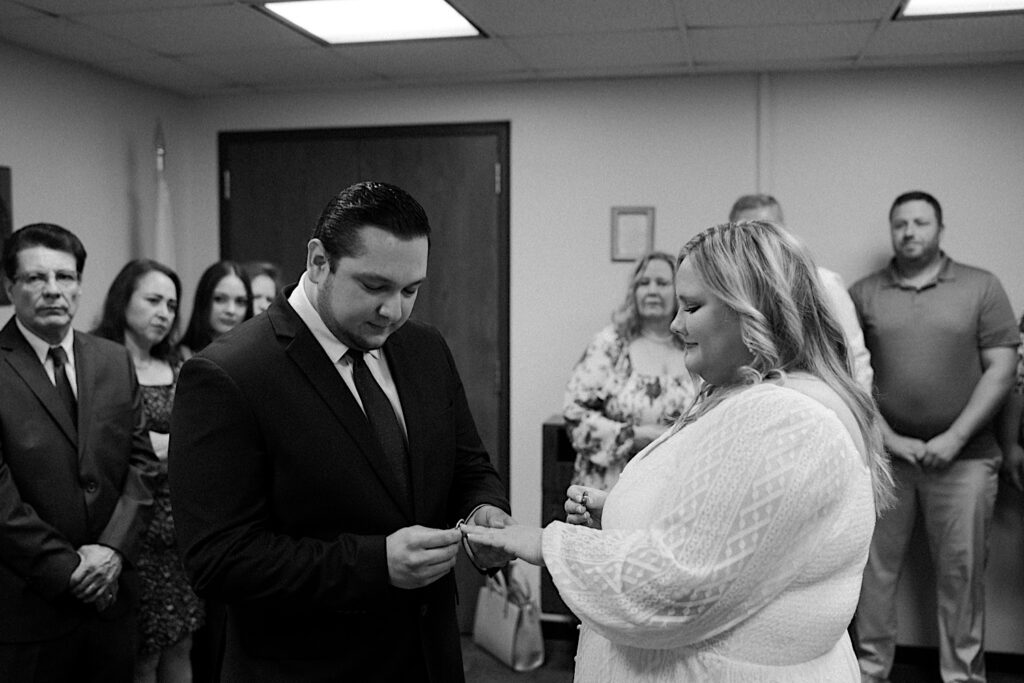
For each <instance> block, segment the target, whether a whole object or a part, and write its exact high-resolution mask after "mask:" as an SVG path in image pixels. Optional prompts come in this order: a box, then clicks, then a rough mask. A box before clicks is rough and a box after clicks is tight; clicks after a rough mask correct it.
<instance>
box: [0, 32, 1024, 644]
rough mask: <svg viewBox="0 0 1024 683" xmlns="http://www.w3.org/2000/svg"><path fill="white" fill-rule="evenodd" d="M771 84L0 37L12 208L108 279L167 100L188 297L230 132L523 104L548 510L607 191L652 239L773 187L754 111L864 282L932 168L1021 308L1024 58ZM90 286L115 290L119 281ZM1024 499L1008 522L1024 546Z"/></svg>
mask: <svg viewBox="0 0 1024 683" xmlns="http://www.w3.org/2000/svg"><path fill="white" fill-rule="evenodd" d="M10 59H13V62H14V64H13V65H11V64H9V60H10ZM26 70H27V71H26ZM26 73H27V74H28V75H23V74H26ZM767 85H768V87H767V88H766V89H765V93H766V95H767V96H768V101H767V102H766V103H765V104H766V107H765V116H766V120H765V121H764V123H763V124H762V125H761V126H760V127H759V126H758V123H757V115H756V111H757V97H758V90H759V88H758V79H757V77H756V76H752V75H746V76H745V75H736V76H727V75H719V76H704V77H695V78H659V79H637V80H612V81H585V82H572V81H567V82H557V83H544V84H504V85H493V86H489V85H475V86H471V87H470V86H460V87H451V88H424V89H412V88H408V89H396V90H370V91H366V92H362V93H352V92H348V93H332V92H329V91H327V90H325V91H323V92H316V93H304V94H281V95H267V96H238V97H224V98H213V99H205V100H194V101H190V102H188V103H184V102H182V101H180V100H177V99H175V98H173V97H169V96H165V95H162V94H160V93H158V92H156V91H152V90H146V89H143V88H136V87H134V86H129V85H125V84H122V83H120V82H116V81H112V80H107V79H104V78H101V77H98V76H93V75H92V74H91V73H90V72H87V71H84V70H80V69H72V68H70V67H66V66H63V65H61V64H60V63H59V62H55V61H48V60H44V59H42V58H36V57H31V56H29V55H28V54H27V53H24V52H19V51H17V50H14V49H12V48H3V47H2V46H0V89H2V91H3V92H5V93H10V92H15V93H19V96H18V97H17V98H11V97H7V96H5V97H4V98H3V100H2V102H0V164H3V165H9V166H12V168H13V169H14V177H15V188H14V189H15V192H14V207H15V225H21V224H23V223H25V222H28V221H29V220H44V219H45V220H53V221H56V222H64V223H66V224H67V225H68V227H72V228H73V229H77V230H78V231H79V233H80V234H81V235H82V236H83V237H84V238H85V240H86V243H87V246H89V247H90V248H91V254H92V255H91V256H90V267H91V268H95V270H92V271H91V272H92V273H93V274H94V275H93V277H96V278H97V279H100V276H99V273H100V272H101V270H107V271H109V276H108V277H107V278H106V280H105V282H104V283H103V287H105V286H106V282H109V279H110V278H111V277H113V274H114V272H115V271H116V269H117V267H119V265H120V264H121V263H122V262H123V260H124V259H125V258H127V257H128V255H129V253H130V238H129V237H127V236H126V235H128V234H130V231H131V230H132V229H133V226H134V225H135V224H136V223H140V222H141V223H143V224H145V223H146V221H147V217H148V215H149V214H147V213H146V212H147V211H148V210H149V208H148V207H149V206H151V204H152V194H153V192H152V190H148V189H143V188H142V186H143V185H144V184H145V182H146V181H148V180H149V179H150V178H151V173H150V172H149V170H148V169H143V168H142V166H143V165H144V164H147V163H148V154H146V153H145V152H147V151H148V146H149V145H150V144H151V140H152V128H153V125H154V121H155V119H156V117H158V116H160V117H162V118H163V120H164V127H165V129H166V133H167V144H168V147H169V149H170V150H171V154H172V157H171V161H170V165H171V172H172V188H171V191H172V197H173V199H174V211H175V224H176V226H177V227H178V229H179V235H178V256H179V258H178V270H179V272H180V273H181V275H182V277H183V280H184V282H185V283H186V289H187V291H186V299H187V298H190V296H191V291H192V288H193V287H194V283H195V282H196V280H197V279H198V276H199V274H200V272H201V271H202V270H203V268H205V266H206V265H208V263H210V262H211V261H212V260H214V258H215V255H216V254H217V253H218V248H219V247H218V239H217V224H218V206H217V196H216V195H217V177H216V174H217V146H216V143H217V138H216V136H217V133H218V132H220V131H237V130H253V129H279V128H306V127H324V126H366V125H373V126H379V125H392V124H395V125H399V124H426V123H455V122H472V121H510V122H511V131H512V132H511V258H510V260H511V340H510V341H511V366H512V373H511V374H512V386H511V389H510V390H511V408H512V415H511V446H510V453H511V489H512V503H513V507H514V512H515V514H516V516H517V517H518V518H519V519H520V520H522V521H524V522H529V523H536V522H539V518H540V497H541V481H540V472H541V466H540V446H541V438H540V436H541V434H540V425H541V422H542V421H543V420H544V419H545V418H546V417H547V416H548V415H550V414H552V413H555V412H558V410H559V408H560V404H561V397H562V391H563V388H564V382H565V380H566V379H567V377H568V372H569V369H570V367H571V365H572V364H573V362H574V361H575V360H576V358H577V357H578V355H579V353H580V352H581V351H582V349H583V347H584V346H585V344H586V342H587V341H588V339H589V337H590V336H591V335H592V333H593V332H594V331H596V330H597V329H598V328H599V327H601V326H602V325H603V324H605V323H606V321H607V320H608V316H609V313H610V311H611V309H612V308H613V306H614V305H615V304H616V303H617V302H618V300H619V298H620V297H621V296H622V292H623V290H624V286H625V278H626V275H627V271H628V268H629V266H628V264H621V263H611V262H610V260H609V249H610V246H609V220H610V215H609V214H610V208H611V207H612V206H616V205H651V206H655V207H656V211H657V213H656V246H658V247H659V248H662V249H666V250H669V251H675V250H677V249H678V248H679V246H680V245H681V244H682V242H683V241H684V240H685V239H686V238H687V237H689V236H690V235H692V234H693V233H695V232H697V231H698V230H700V229H702V228H704V227H707V226H708V225H711V224H713V223H716V222H720V221H722V220H724V219H725V217H726V214H727V212H728V209H729V206H730V204H731V202H732V201H733V199H735V197H736V196H737V195H739V194H742V193H746V192H752V191H755V190H757V189H759V188H757V187H755V185H756V182H757V171H758V159H757V155H756V150H757V148H758V143H759V138H758V135H759V133H758V131H759V130H760V131H762V134H764V135H767V136H768V139H767V140H761V141H760V142H762V143H763V144H762V148H764V149H765V150H767V152H768V154H769V157H768V158H767V159H765V160H762V161H761V168H762V169H764V170H765V171H766V175H767V178H768V179H767V181H766V184H765V186H764V187H762V188H760V189H762V190H765V191H769V192H772V193H774V194H775V195H776V196H777V197H778V198H779V199H780V201H781V202H782V203H783V205H784V207H785V209H786V213H787V219H788V222H789V224H790V225H791V227H793V228H794V229H795V230H796V231H797V232H798V233H800V234H801V235H803V237H804V238H805V239H806V240H807V241H808V242H809V244H810V245H811V247H812V249H813V250H814V251H815V253H816V254H817V255H818V257H819V260H821V262H822V263H824V264H826V265H828V266H830V267H832V268H833V269H835V270H838V271H839V272H840V273H841V274H842V275H844V276H845V277H846V279H847V280H848V282H852V281H853V280H854V279H855V278H856V277H859V276H860V275H862V274H865V273H866V272H868V271H869V270H870V269H873V268H875V267H877V266H878V265H879V264H880V263H881V262H882V261H883V260H884V259H885V258H887V256H888V253H889V243H888V235H887V228H886V214H887V211H888V206H889V203H890V202H891V200H892V198H893V197H895V196H896V194H898V193H900V192H902V191H905V190H908V189H916V188H920V189H925V190H928V191H931V192H933V193H935V194H936V195H937V196H938V198H939V199H940V201H942V202H943V204H944V208H945V210H946V222H947V225H948V226H949V230H948V233H947V235H946V246H947V248H948V250H949V252H950V253H951V254H952V255H953V256H954V257H956V258H959V259H962V260H964V261H966V262H968V263H973V264H976V265H980V266H983V267H986V268H988V269H990V270H992V271H994V272H995V273H996V274H997V275H998V276H999V277H1000V278H1001V279H1002V281H1003V284H1004V285H1005V286H1006V288H1007V290H1008V292H1009V294H1010V297H1011V300H1012V302H1013V304H1014V309H1015V310H1016V311H1018V312H1019V311H1020V310H1021V308H1022V306H1024V269H1022V268H1021V267H1020V260H1021V255H1022V254H1024V230H1022V229H1021V228H1022V226H1024V204H1022V202H1021V201H1020V196H1021V195H1020V191H1021V188H1022V187H1024V116H1021V114H1020V112H1022V111H1024V87H1022V85H1024V66H1021V65H1013V66H996V67H978V68H972V69H969V68H964V69H948V68H946V69H934V70H890V71H845V72H834V73H794V74H776V75H772V76H770V77H769V79H768V84H767ZM22 92H24V93H25V94H24V95H21V93H22ZM67 131H71V133H68V132H67ZM177 150H180V152H178V151H177ZM55 188H56V189H55ZM132 194H134V195H136V196H137V197H138V199H137V200H136V201H137V204H138V207H137V208H133V207H132V204H131V202H130V201H128V199H129V197H130V196H131V195H132ZM68 197H76V198H80V199H82V200H84V201H85V203H84V204H83V205H79V203H78V202H75V203H74V204H72V203H71V202H68V201H67V198H68ZM150 213H151V211H150ZM137 216H141V218H137ZM437 229H443V226H437ZM103 252H106V256H100V254H101V253H103ZM94 258H95V260H93V259H94ZM101 259H105V260H103V261H102V267H97V266H98V263H97V262H99V261H101ZM553 293H555V294H556V295H554V296H553V295H552V294H553ZM86 294H87V299H89V300H90V301H89V303H90V304H95V307H96V308H95V309H98V299H99V298H100V297H101V296H102V288H98V289H90V290H87V293H86ZM95 309H94V310H95ZM5 317H6V316H3V315H2V314H0V318H5ZM1017 500H1018V502H1019V499H1017ZM1016 510H1017V511H1014V510H1011V511H1010V512H1009V513H1005V514H1004V515H1003V517H1004V519H1003V524H1004V527H1003V531H1001V532H1000V533H1003V534H1004V535H1005V539H1003V540H1006V541H1007V542H1008V543H1011V544H1012V543H1016V544H1017V545H1016V546H1013V545H1011V546H1010V551H1011V552H1013V551H1014V549H1016V553H1017V554H1016V558H1017V560H1015V561H1017V562H1019V558H1020V557H1022V553H1021V552H1020V550H1019V549H1020V541H1019V539H1020V537H1021V534H1020V528H1021V520H1020V514H1019V512H1018V511H1019V510H1020V508H1019V507H1018V508H1016ZM1006 514H1009V517H1006ZM1004 547H1005V546H1004ZM997 550H998V548H997ZM997 564H998V562H997ZM1018 566H1019V565H1018ZM1001 571H1002V570H1001ZM1004 573H1005V572H1004ZM1001 575H1002V574H1001ZM1006 576H1012V574H1007V575H1006ZM1007 580H1008V581H1009V582H1010V583H1006V580H1004V583H1006V591H1007V597H1006V599H1005V600H1003V599H997V600H996V602H997V603H998V604H995V605H994V611H995V612H997V613H998V614H997V619H996V621H997V624H998V627H996V628H992V629H990V645H991V646H992V649H1001V650H1008V651H1024V643H1016V642H1014V640H1013V639H1014V637H1015V636H1014V635H1013V634H1014V633H1015V632H1016V629H1015V628H1013V627H1014V622H1013V620H1014V619H1016V620H1017V624H1019V623H1020V622H1021V621H1022V620H1024V616H1022V615H1024V604H1022V603H1021V600H1022V598H1021V597H1019V596H1018V594H1019V593H1020V591H1019V590H1017V588H1019V586H1017V585H1015V584H1012V581H1013V579H1007ZM1000 590H1002V588H1000ZM1000 610H1002V613H1005V614H1007V615H1008V616H1007V617H1006V618H1005V619H1004V617H1003V616H999V614H1002V613H1000ZM1004 623H1005V624H1006V626H1005V627H1004V626H1003V624H1004ZM1006 628H1009V629H1010V630H1009V631H1008V632H1007V633H1005V634H1004V633H1003V632H1004V630H1005V629H1006ZM1001 634H1002V635H1001ZM1003 635H1005V637H1003ZM916 638H918V635H917V634H916V633H911V634H910V638H909V639H910V641H911V642H914V641H915V639H916ZM1000 638H1002V639H1000Z"/></svg>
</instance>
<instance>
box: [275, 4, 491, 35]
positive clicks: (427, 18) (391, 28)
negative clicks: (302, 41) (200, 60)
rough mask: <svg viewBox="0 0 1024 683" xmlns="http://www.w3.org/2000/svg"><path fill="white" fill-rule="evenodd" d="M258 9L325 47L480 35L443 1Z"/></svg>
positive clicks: (282, 6)
mask: <svg viewBox="0 0 1024 683" xmlns="http://www.w3.org/2000/svg"><path fill="white" fill-rule="evenodd" d="M264 7H265V8H266V9H267V10H269V11H270V12H273V13H274V14H276V15H278V16H279V17H281V18H282V19H284V20H286V21H288V22H290V23H292V24H295V25H296V26H298V27H299V28H301V29H302V30H303V31H306V32H307V33H311V34H312V35H314V36H316V37H318V38H320V39H321V40H324V41H326V42H328V43H374V42H380V41H387V40H417V39H423V38H456V37H465V36H478V35H480V32H479V31H477V29H476V27H475V26H473V25H472V24H471V23H469V21H467V20H466V18H465V17H463V16H462V15H461V14H459V13H458V12H456V11H455V9H454V8H453V7H452V6H451V5H449V4H448V3H447V2H445V1H444V0H299V1H297V2H268V3H266V4H265V5H264Z"/></svg>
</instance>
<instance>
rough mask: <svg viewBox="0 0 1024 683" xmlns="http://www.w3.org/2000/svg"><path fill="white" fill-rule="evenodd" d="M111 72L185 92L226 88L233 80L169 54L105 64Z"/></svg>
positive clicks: (193, 92)
mask: <svg viewBox="0 0 1024 683" xmlns="http://www.w3.org/2000/svg"><path fill="white" fill-rule="evenodd" d="M104 69H105V70H107V71H109V72H110V73H113V74H116V75H118V76H123V77H124V78H128V79H131V80H133V81H137V82H139V83H149V84H154V83H159V84H160V87H162V88H165V89H167V90H172V91H174V92H178V93H183V94H187V95H201V94H204V93H208V92H214V91H219V90H227V89H231V88H232V87H235V84H234V83H232V82H230V81H229V80H227V79H225V78H224V77H222V76H219V75H217V74H213V73H210V72H208V71H206V70H205V69H197V68H195V67H194V66H189V65H185V64H182V63H181V62H179V61H177V60H175V59H172V58H170V57H159V56H157V57H152V58H149V59H133V60H129V61H124V62H111V63H108V64H105V65H104Z"/></svg>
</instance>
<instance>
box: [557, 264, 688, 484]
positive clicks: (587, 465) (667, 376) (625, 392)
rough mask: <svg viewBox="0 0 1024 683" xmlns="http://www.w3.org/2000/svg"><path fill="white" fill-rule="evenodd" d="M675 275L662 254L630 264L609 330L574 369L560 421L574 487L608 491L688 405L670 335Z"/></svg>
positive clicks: (676, 343) (680, 359) (677, 345)
mask: <svg viewBox="0 0 1024 683" xmlns="http://www.w3.org/2000/svg"><path fill="white" fill-rule="evenodd" d="M674 267H675V264H674V261H673V259H672V257H671V256H670V255H669V254H666V253H664V252H651V253H649V254H647V255H646V256H644V257H642V258H641V259H640V260H638V261H637V262H636V265H635V266H634V268H633V271H632V273H631V276H630V281H629V288H628V290H627V292H626V297H625V301H623V303H622V305H621V306H620V307H619V309H618V310H617V311H616V312H615V313H614V314H613V316H612V324H611V325H609V326H608V327H606V328H604V329H603V330H601V331H600V332H598V334H597V336H595V337H594V339H593V341H591V343H590V345H589V346H588V347H587V350H586V351H585V352H584V353H583V357H582V358H581V359H580V360H579V362H578V363H576V367H575V368H574V369H573V373H572V377H571V378H570V379H569V385H568V387H567V389H566V392H565V404H564V408H563V415H564V417H565V422H566V428H567V429H568V432H569V439H570V440H571V441H572V445H573V448H574V449H575V450H576V464H575V467H574V472H573V483H574V484H582V485H585V486H591V487H594V488H598V489H602V490H608V489H610V488H611V487H612V486H614V485H615V482H616V481H618V478H619V473H620V472H622V468H623V467H624V466H625V464H626V463H627V462H629V460H630V459H631V458H632V457H633V456H634V455H636V454H637V453H639V452H640V451H641V450H643V448H644V447H645V446H647V444H649V443H650V442H651V441H653V440H654V439H656V438H657V437H658V436H660V435H661V433H662V432H664V431H665V429H666V428H667V427H668V426H669V425H671V424H672V422H673V420H674V419H675V418H676V417H677V416H678V415H679V414H680V413H682V412H683V411H684V410H686V408H687V407H688V406H689V405H690V403H691V402H692V401H693V398H694V395H695V393H696V390H695V388H694V383H693V382H692V381H691V379H690V375H689V373H688V372H687V370H686V365H685V363H684V358H685V354H684V353H683V347H682V343H681V342H680V340H679V338H678V337H677V336H675V335H673V334H672V332H671V331H670V330H669V323H671V322H672V318H673V317H674V316H675V313H676V304H675V291H674V279H673V269H674Z"/></svg>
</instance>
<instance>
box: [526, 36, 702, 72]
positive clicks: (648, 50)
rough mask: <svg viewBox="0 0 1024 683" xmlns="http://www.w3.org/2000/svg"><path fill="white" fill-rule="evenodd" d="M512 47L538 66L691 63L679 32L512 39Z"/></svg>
mask: <svg viewBox="0 0 1024 683" xmlns="http://www.w3.org/2000/svg"><path fill="white" fill-rule="evenodd" d="M506 42H507V43H508V46H509V48H510V49H512V50H514V51H515V52H517V53H518V54H519V56H520V57H521V58H522V59H523V61H524V62H526V63H527V64H529V65H530V66H531V67H533V68H535V69H551V70H557V69H587V68H592V67H595V66H605V67H613V68H615V67H628V66H637V65H644V64H685V63H687V62H688V59H687V56H686V54H685V51H684V50H683V43H682V40H681V38H680V35H679V32H678V31H636V32H631V33H601V34H587V35H566V36H538V37H530V38H509V39H508V40H507V41H506Z"/></svg>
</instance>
